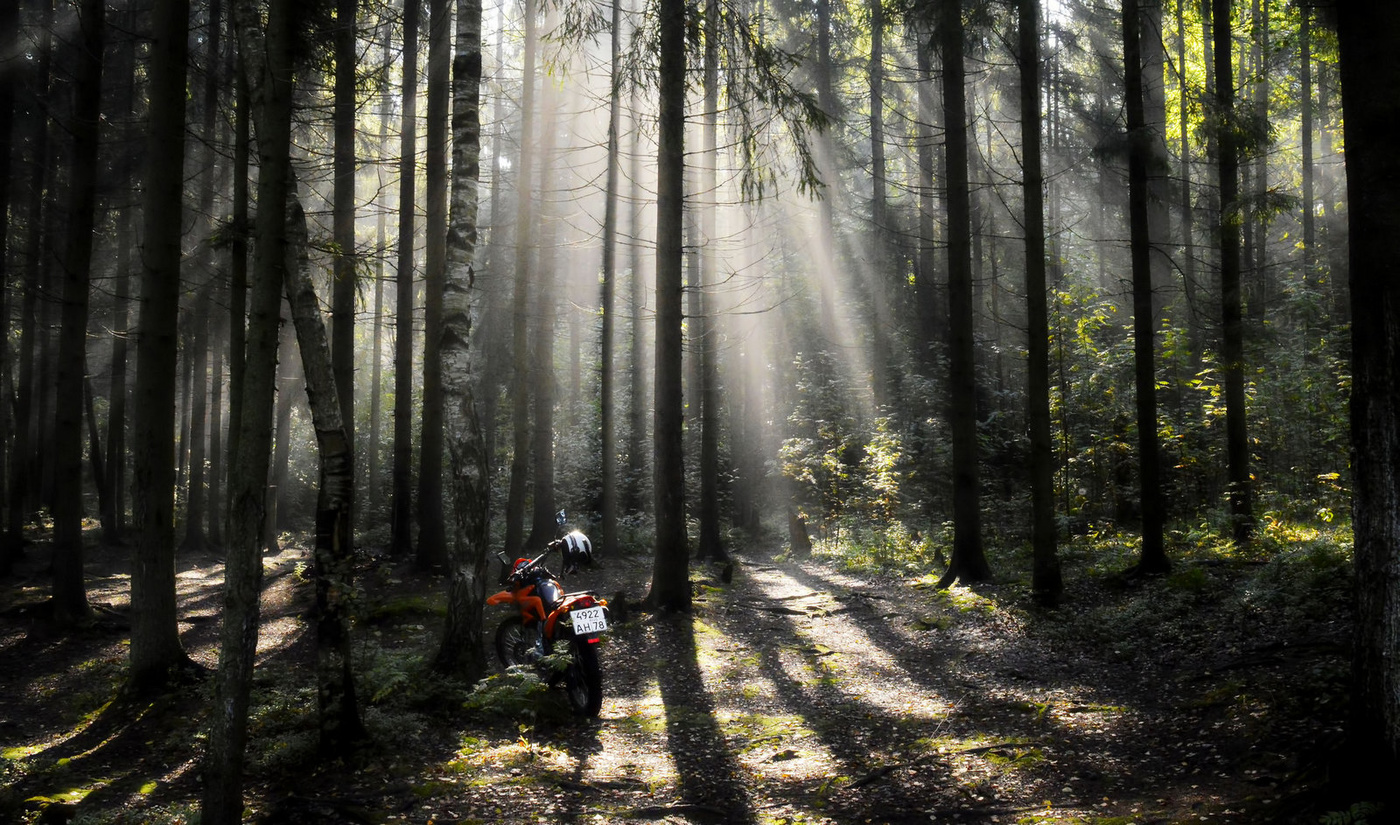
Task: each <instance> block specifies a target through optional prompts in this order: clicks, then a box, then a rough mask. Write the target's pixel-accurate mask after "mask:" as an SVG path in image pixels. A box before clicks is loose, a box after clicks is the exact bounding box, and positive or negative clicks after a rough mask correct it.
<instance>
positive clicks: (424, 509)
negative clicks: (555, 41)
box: [417, 0, 452, 570]
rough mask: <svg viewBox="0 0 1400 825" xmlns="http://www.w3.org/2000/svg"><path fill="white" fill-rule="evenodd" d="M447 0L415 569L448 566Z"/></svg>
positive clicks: (438, 23) (428, 267)
mask: <svg viewBox="0 0 1400 825" xmlns="http://www.w3.org/2000/svg"><path fill="white" fill-rule="evenodd" d="M447 6H448V4H447V0H429V4H428V9H429V11H428V118H427V120H428V123H427V129H426V138H427V155H428V157H427V165H426V167H425V169H424V173H425V175H426V178H427V180H426V181H425V182H426V184H427V193H426V194H427V203H426V204H425V207H426V209H427V212H426V214H425V215H424V218H425V220H424V229H425V231H426V233H427V250H426V252H427V255H426V259H425V262H424V263H425V266H424V271H423V418H422V431H421V433H420V436H419V438H420V439H421V443H420V445H419V447H420V451H419V460H418V547H417V564H418V567H419V568H420V569H423V570H441V569H442V568H443V567H444V566H445V565H446V563H447V532H446V527H445V526H444V525H443V513H442V404H443V398H442V353H441V352H440V351H439V347H440V346H441V344H442V291H443V284H444V281H445V280H446V277H447V273H446V268H447V260H446V258H447V120H448V117H449V116H450V114H449V112H448V110H447V106H448V100H447V98H448V88H447V87H448V84H449V83H450V82H451V81H450V78H449V77H448V74H449V71H448V70H449V63H450V60H451V56H450V55H449V51H450V50H451V46H452V44H451V43H450V42H449V37H450V35H451V33H452V21H451V19H449V17H448V15H447Z"/></svg>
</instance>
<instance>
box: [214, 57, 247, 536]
mask: <svg viewBox="0 0 1400 825" xmlns="http://www.w3.org/2000/svg"><path fill="white" fill-rule="evenodd" d="M239 62H240V68H239V71H238V72H237V73H236V74H235V76H234V81H233V82H234V93H233V95H234V104H235V106H236V107H237V111H236V113H235V115H234V125H233V232H232V234H233V241H232V243H230V244H229V252H230V253H231V258H232V260H231V261H230V262H229V285H228V304H229V307H228V324H229V326H228V352H229V357H228V446H227V447H226V449H225V453H224V458H225V460H226V461H227V462H228V467H229V489H228V496H226V497H225V500H223V501H220V502H218V508H219V510H220V511H221V513H222V514H223V516H224V526H225V531H226V532H227V528H228V513H229V505H230V504H231V495H232V492H233V486H232V485H233V463H234V461H236V460H237V457H238V434H239V433H240V432H241V431H242V423H241V422H242V419H243V364H244V357H245V352H246V349H247V334H246V333H247V327H246V322H245V316H246V315H247V310H248V238H249V237H250V236H251V234H252V233H251V227H250V226H249V224H248V152H249V149H250V144H251V140H250V138H251V135H250V132H251V109H252V102H251V100H250V94H249V91H248V79H247V77H246V71H245V69H244V68H243V66H242V63H243V58H242V57H241V56H240V57H239Z"/></svg>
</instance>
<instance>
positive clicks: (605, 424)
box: [598, 0, 623, 558]
mask: <svg viewBox="0 0 1400 825" xmlns="http://www.w3.org/2000/svg"><path fill="white" fill-rule="evenodd" d="M622 36H623V32H622V2H621V0H614V2H613V4H612V41H611V53H610V54H611V57H610V62H609V67H610V74H609V77H610V78H611V79H612V91H611V94H609V95H608V171H607V175H608V177H607V183H606V189H605V192H604V199H605V200H604V203H603V240H602V243H603V262H602V263H603V273H602V284H601V286H600V289H601V293H602V294H601V297H600V298H599V301H598V303H599V314H600V315H601V316H602V319H601V321H602V329H601V330H600V331H599V340H598V360H599V362H600V365H599V373H600V374H599V387H598V395H599V399H598V418H599V422H598V426H599V429H600V430H601V441H602V445H601V446H602V453H603V454H602V465H603V466H602V476H603V501H602V505H603V513H602V516H603V525H602V527H603V535H602V536H601V537H600V540H599V542H598V549H599V551H600V552H601V553H602V554H603V556H604V557H606V558H612V557H614V556H616V555H617V550H618V535H617V525H618V519H617V515H618V513H617V506H618V495H617V398H616V394H617V364H616V355H615V354H614V353H615V351H616V337H617V317H616V316H617V300H616V296H617V200H618V178H619V177H620V175H619V171H620V170H619V168H618V167H619V164H620V163H621V151H620V149H621V146H620V140H621V135H620V134H619V133H618V132H619V129H620V128H621V125H622V85H621V79H622Z"/></svg>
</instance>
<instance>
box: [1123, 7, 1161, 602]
mask: <svg viewBox="0 0 1400 825" xmlns="http://www.w3.org/2000/svg"><path fill="white" fill-rule="evenodd" d="M1141 33H1142V18H1141V16H1140V15H1139V14H1138V9H1137V0H1124V2H1123V66H1124V73H1123V78H1124V97H1125V100H1126V108H1127V115H1128V224H1129V234H1130V241H1129V244H1130V248H1131V253H1132V267H1133V373H1134V375H1135V377H1136V387H1137V427H1138V475H1139V483H1140V490H1141V498H1140V503H1141V507H1142V554H1141V556H1140V558H1139V561H1138V564H1137V567H1136V572H1138V573H1141V574H1144V575H1149V574H1158V573H1164V572H1166V571H1167V569H1168V568H1169V567H1170V563H1169V562H1168V560H1167V552H1166V546H1165V545H1164V544H1163V538H1162V531H1163V507H1162V482H1161V459H1160V456H1159V450H1158V446H1157V372H1156V347H1155V346H1154V344H1155V341H1154V338H1153V334H1154V328H1155V326H1156V325H1155V324H1154V322H1153V319H1154V315H1153V300H1152V295H1153V289H1152V238H1151V235H1150V232H1149V229H1148V208H1147V200H1148V191H1147V167H1148V158H1149V156H1150V152H1151V142H1152V139H1153V138H1152V133H1151V132H1150V131H1149V130H1148V128H1147V124H1146V118H1145V117H1144V113H1143V99H1142V96H1143V84H1142V69H1143V65H1142V48H1141Z"/></svg>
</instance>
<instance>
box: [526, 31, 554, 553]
mask: <svg viewBox="0 0 1400 825" xmlns="http://www.w3.org/2000/svg"><path fill="white" fill-rule="evenodd" d="M552 19H553V14H550V15H549V16H547V17H546V22H547V23H549V22H551V21H552ZM552 28H553V26H552V25H550V26H547V30H548V29H552ZM554 89H555V87H554V84H553V83H548V84H545V86H544V89H543V94H542V99H541V101H540V111H541V112H542V113H543V117H542V118H541V128H540V150H539V164H540V200H541V204H540V208H539V209H538V210H537V211H536V212H535V217H534V223H535V225H536V226H538V227H539V228H540V241H539V245H538V249H536V250H535V252H534V254H535V266H534V279H533V282H532V283H531V285H530V287H531V289H532V290H533V294H532V296H531V297H533V298H534V303H535V306H534V310H533V312H531V313H530V319H531V323H532V324H533V325H534V327H533V329H532V330H531V336H530V337H531V338H532V339H533V341H532V346H528V347H527V348H528V350H529V352H530V378H529V385H530V387H531V390H532V392H531V399H530V400H531V403H532V407H533V410H534V422H533V423H534V427H533V428H532V429H531V430H530V457H531V460H532V464H533V467H532V469H531V473H530V481H531V485H530V486H531V490H532V496H531V503H532V505H533V506H532V507H531V509H530V532H529V535H528V536H527V537H526V539H525V546H526V547H528V548H535V547H543V546H544V545H546V544H548V543H549V542H550V541H551V540H552V539H553V538H554V533H555V529H556V527H555V522H554V513H555V509H554V401H555V398H556V397H557V395H558V389H557V387H556V383H557V382H556V378H555V374H554V327H555V324H556V323H557V320H558V316H559V300H558V296H557V295H556V294H555V290H556V289H557V288H558V287H557V284H558V282H559V273H558V269H559V255H558V238H559V216H558V214H556V212H555V210H554V209H553V208H552V205H551V206H550V207H546V205H545V203H544V199H545V188H546V186H547V185H552V184H550V182H551V181H553V180H554V176H555V175H556V174H557V172H556V170H555V168H554V161H555V154H556V153H555V142H556V141H555V134H556V129H555V111H554V110H555V105H556V100H557V95H556V94H555V93H554ZM528 553H529V555H534V551H533V550H530V551H528Z"/></svg>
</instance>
